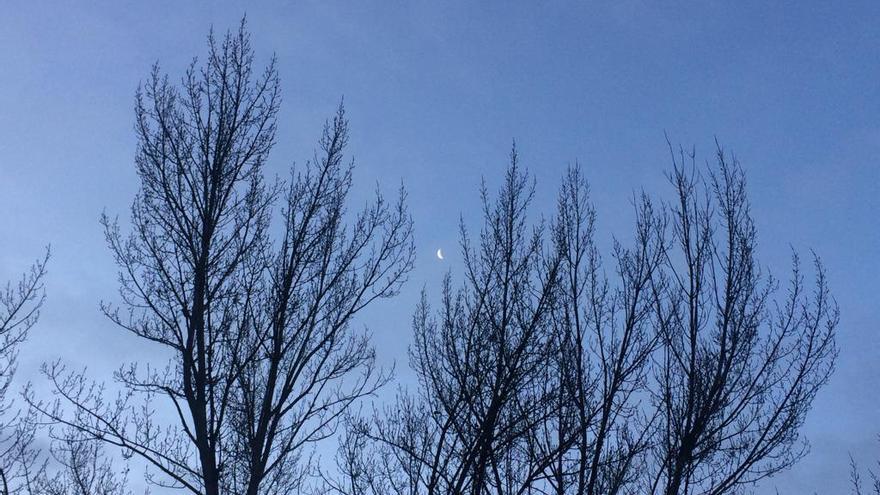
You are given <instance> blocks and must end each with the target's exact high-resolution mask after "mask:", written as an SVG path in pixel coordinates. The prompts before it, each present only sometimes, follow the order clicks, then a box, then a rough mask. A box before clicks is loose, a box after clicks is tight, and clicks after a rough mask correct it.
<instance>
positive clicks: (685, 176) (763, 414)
mask: <svg viewBox="0 0 880 495" xmlns="http://www.w3.org/2000/svg"><path fill="white" fill-rule="evenodd" d="M689 158H690V160H691V170H690V171H688V170H687V169H686V167H687V165H686V163H685V154H684V153H683V152H680V153H679V154H678V158H676V155H675V154H673V163H674V168H673V171H672V172H671V174H670V175H669V178H670V181H671V183H672V185H673V187H674V189H675V192H676V195H677V198H676V199H677V201H676V202H675V203H674V204H673V205H671V206H670V209H671V215H672V222H671V223H672V241H673V243H674V245H675V246H676V247H677V249H670V250H669V251H668V252H667V255H666V257H665V261H664V278H663V280H662V283H660V284H656V287H657V297H656V308H657V316H656V321H657V325H658V330H659V332H660V334H661V336H662V341H663V346H662V350H661V352H660V354H659V356H658V357H657V362H656V363H655V368H654V369H655V371H654V380H653V381H654V385H653V390H652V395H653V399H654V404H655V407H656V408H657V411H658V412H659V424H658V428H657V430H656V435H655V438H654V439H653V452H654V459H655V471H654V472H653V473H652V479H650V480H648V488H649V490H650V492H651V493H664V494H666V495H688V494H692V493H693V494H697V493H699V494H722V493H734V492H736V491H737V490H738V489H739V487H741V486H743V485H748V484H752V483H754V482H756V481H758V480H760V479H763V478H766V477H768V476H772V475H773V474H775V473H777V472H779V471H781V470H783V469H786V468H788V467H790V466H791V465H793V464H794V463H795V462H796V461H797V460H798V459H800V458H801V457H802V456H803V455H804V454H805V452H806V445H805V444H799V442H798V440H799V429H800V427H801V425H802V423H803V421H804V418H805V416H806V414H807V412H808V411H809V409H810V406H811V404H812V401H813V398H814V397H815V395H816V393H817V392H818V390H819V389H820V388H821V387H822V386H823V385H824V384H825V383H826V381H827V380H828V377H829V376H830V374H831V372H832V370H833V367H834V361H835V357H836V355H837V350H836V346H835V342H834V330H835V327H836V326H837V322H838V309H837V306H836V304H835V302H834V299H833V298H832V297H831V294H830V292H829V289H828V284H827V280H826V277H825V270H824V268H823V266H822V264H821V262H820V261H819V260H818V258H814V264H815V269H816V280H815V283H814V285H813V288H812V293H808V292H807V291H808V290H809V287H808V286H807V284H806V283H805V281H804V275H803V274H802V272H801V268H800V262H799V260H798V257H797V256H796V255H795V256H794V257H793V263H792V264H793V268H792V278H791V281H790V282H789V284H788V292H787V294H785V297H784V298H783V299H782V300H777V299H776V298H775V295H776V293H777V287H778V284H777V282H776V280H775V279H774V278H772V277H769V276H765V275H764V274H763V273H762V270H761V266H760V264H759V262H758V260H757V258H756V239H757V235H756V230H755V225H754V221H753V220H752V216H751V208H750V206H749V202H748V198H747V195H746V180H745V174H744V172H743V170H742V168H741V167H740V165H739V162H738V161H737V160H736V159H735V158H730V157H729V156H728V155H727V154H725V153H724V151H723V150H722V149H721V148H720V146H719V147H718V151H717V155H716V158H717V167H716V168H715V169H710V172H709V177H708V180H707V181H703V180H702V179H701V178H700V176H699V174H697V173H696V167H695V166H694V165H693V158H694V155H693V153H691V154H690V155H689Z"/></svg>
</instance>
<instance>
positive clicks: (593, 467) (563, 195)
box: [535, 167, 665, 495]
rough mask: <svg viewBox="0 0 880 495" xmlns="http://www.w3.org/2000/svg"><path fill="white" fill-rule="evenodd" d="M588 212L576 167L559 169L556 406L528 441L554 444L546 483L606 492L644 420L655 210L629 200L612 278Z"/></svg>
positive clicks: (644, 201) (621, 482)
mask: <svg viewBox="0 0 880 495" xmlns="http://www.w3.org/2000/svg"><path fill="white" fill-rule="evenodd" d="M595 221H596V212H595V209H594V208H593V206H592V205H591V203H590V201H589V186H588V184H587V182H586V180H585V178H584V176H583V174H582V172H581V170H580V168H578V167H575V168H570V169H569V170H568V172H567V173H566V175H565V177H564V179H563V183H562V188H561V190H560V194H559V200H558V202H557V212H556V221H555V228H554V244H555V249H556V251H557V252H558V253H559V256H560V258H561V263H560V269H559V277H558V281H557V284H558V291H557V293H558V295H557V297H556V306H555V310H554V322H555V331H556V338H555V340H556V342H557V343H558V344H557V345H558V349H557V351H556V352H555V353H554V359H553V360H552V362H551V363H552V365H551V366H548V367H547V369H548V370H551V372H550V374H549V376H548V377H547V382H548V383H555V384H556V385H555V387H556V390H558V394H559V395H558V403H557V405H556V406H555V410H556V412H557V413H556V414H555V415H553V416H551V418H550V419H551V420H550V421H549V422H547V423H546V424H545V425H544V427H543V429H542V432H541V433H542V435H541V438H538V439H536V441H535V444H536V445H538V446H543V450H544V451H546V452H547V453H552V452H553V451H554V450H555V451H556V454H555V456H554V457H553V459H554V460H553V462H552V463H550V464H549V465H548V469H547V473H546V479H547V481H548V483H549V487H548V489H547V491H549V492H551V493H557V494H564V493H576V494H588V495H595V494H608V495H611V494H616V493H621V492H622V491H623V490H624V489H625V488H626V487H627V486H628V485H630V484H632V483H633V482H634V481H635V479H636V478H637V476H636V475H635V473H634V472H633V467H634V465H635V463H636V462H637V461H639V460H641V458H642V455H643V454H644V453H645V451H646V450H647V448H648V447H649V443H648V441H649V436H648V433H649V431H650V427H651V422H650V420H649V419H648V418H646V417H645V413H644V412H643V411H641V410H640V409H639V405H640V404H639V400H638V399H639V396H640V395H643V394H644V393H645V377H646V375H647V373H648V369H649V365H650V362H651V361H650V358H651V355H652V353H653V352H654V350H655V349H656V347H657V333H656V332H655V331H654V329H653V319H652V316H653V308H654V292H653V291H652V289H653V283H654V281H655V279H656V274H657V272H658V271H659V269H660V266H661V263H662V260H663V255H664V253H665V239H664V230H665V219H664V218H663V217H662V216H660V215H657V214H656V213H655V211H654V207H653V205H652V203H651V201H650V200H649V199H648V197H647V196H646V195H644V194H642V195H641V196H640V197H639V198H638V201H637V202H636V230H635V235H634V239H635V245H634V247H632V248H626V247H624V246H623V245H622V244H621V243H619V242H615V243H614V248H613V252H612V259H613V260H614V262H615V263H614V271H613V275H614V278H613V279H609V277H608V275H606V273H605V271H604V268H603V266H602V259H601V255H600V253H599V250H598V248H597V247H596V244H595V240H594V236H595Z"/></svg>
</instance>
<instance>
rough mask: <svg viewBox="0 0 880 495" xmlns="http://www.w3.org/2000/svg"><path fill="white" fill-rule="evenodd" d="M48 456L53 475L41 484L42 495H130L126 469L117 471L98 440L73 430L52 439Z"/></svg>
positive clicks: (71, 428) (69, 428)
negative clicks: (52, 461)
mask: <svg viewBox="0 0 880 495" xmlns="http://www.w3.org/2000/svg"><path fill="white" fill-rule="evenodd" d="M51 436H52V437H53V441H52V445H51V446H50V452H51V455H52V458H53V459H54V461H55V462H56V463H57V469H56V470H55V473H54V475H52V476H50V477H46V479H45V480H43V485H42V486H41V488H40V490H39V491H38V493H41V494H44V495H130V494H131V491H129V490H128V489H127V488H126V485H127V481H128V469H127V468H126V469H123V470H119V471H117V470H116V469H114V463H113V460H112V459H111V458H110V457H108V456H107V455H106V454H105V453H104V450H103V445H102V443H101V442H100V441H99V440H95V439H93V438H89V437H88V435H87V434H85V433H83V432H82V431H81V430H79V429H77V428H73V427H65V428H64V429H63V431H62V432H61V434H59V435H57V436H56V435H54V434H51Z"/></svg>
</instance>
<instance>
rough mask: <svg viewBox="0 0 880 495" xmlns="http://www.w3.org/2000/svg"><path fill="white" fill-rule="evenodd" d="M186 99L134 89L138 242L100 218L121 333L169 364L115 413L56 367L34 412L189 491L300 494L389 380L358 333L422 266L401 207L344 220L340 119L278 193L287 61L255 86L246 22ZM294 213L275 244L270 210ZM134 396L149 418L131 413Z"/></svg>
mask: <svg viewBox="0 0 880 495" xmlns="http://www.w3.org/2000/svg"><path fill="white" fill-rule="evenodd" d="M208 48H209V50H208V57H207V59H206V61H205V63H204V64H201V65H199V64H197V62H193V64H192V65H191V67H190V69H189V70H188V71H187V73H186V75H185V76H184V78H183V80H182V83H181V86H180V87H177V86H174V85H172V84H171V83H170V82H169V80H168V78H167V77H166V76H162V75H160V72H159V69H158V68H157V67H154V69H153V72H152V74H151V77H150V79H149V80H148V82H147V83H146V84H145V85H144V87H143V88H142V89H141V90H139V91H138V94H137V106H136V117H137V118H136V122H137V125H136V131H137V136H138V149H137V155H136V158H135V163H136V169H137V172H138V176H139V178H140V183H141V188H140V192H139V193H138V195H137V197H136V198H135V200H134V203H133V205H132V210H131V222H132V228H133V231H132V233H131V234H130V235H129V236H124V235H123V234H122V233H121V228H120V227H119V226H118V224H117V222H116V221H113V220H111V219H109V218H106V217H105V218H104V226H105V230H106V236H107V241H108V244H109V246H110V248H111V251H112V252H113V254H114V256H115V259H116V262H117V264H118V265H119V267H120V276H119V280H120V294H121V298H122V303H123V304H122V306H121V307H116V306H114V305H110V304H105V305H103V309H104V312H105V313H106V315H107V316H108V317H109V318H110V319H111V320H112V321H113V322H114V323H115V324H116V325H118V326H119V327H120V328H122V329H124V330H126V331H128V332H130V333H132V334H133V335H135V336H136V337H139V338H140V339H142V341H143V342H145V343H151V344H154V345H155V346H157V347H158V348H159V349H161V350H162V351H161V352H163V353H164V355H165V356H168V362H167V365H166V366H158V367H157V366H155V365H153V364H146V365H145V364H144V363H132V364H131V365H129V366H125V367H123V368H121V369H120V370H119V371H118V372H117V373H116V375H115V378H116V381H117V382H118V384H119V385H121V387H122V389H123V392H122V393H121V394H120V395H119V396H118V397H116V398H112V399H107V398H106V397H105V396H106V394H105V391H104V389H103V387H102V386H101V385H99V384H96V383H93V382H90V381H88V380H87V379H86V377H85V376H84V374H83V373H82V372H68V371H67V370H65V368H64V366H63V365H61V364H59V363H56V364H55V365H52V366H47V367H46V370H45V372H46V374H47V376H48V377H49V379H50V380H51V381H52V383H53V384H54V386H55V390H56V393H57V394H58V397H59V400H58V401H56V402H54V403H40V402H36V401H35V406H36V407H37V408H38V409H39V410H40V411H41V412H42V413H43V414H46V415H47V416H48V417H49V418H51V420H53V421H55V422H58V423H61V424H63V425H66V426H68V427H72V428H74V429H76V430H78V431H79V432H80V433H81V434H83V435H84V436H85V437H86V438H91V439H97V440H101V441H103V442H105V443H109V444H111V445H115V446H118V447H120V448H122V449H123V451H124V452H126V453H127V454H130V455H135V456H138V457H139V458H140V459H142V460H144V461H146V463H147V464H148V465H149V466H150V467H151V471H150V474H149V476H148V479H149V481H150V482H152V483H154V484H156V485H158V486H160V487H173V488H183V489H186V490H188V491H189V492H191V493H197V494H205V495H217V494H220V493H242V494H254V495H255V494H259V493H279V492H281V493H289V492H292V491H296V490H297V486H298V485H299V484H300V482H301V481H302V476H303V475H304V474H305V473H306V472H307V471H308V459H307V458H305V456H304V454H305V453H307V447H308V445H310V444H312V443H313V442H317V441H320V440H321V439H323V438H326V437H328V436H330V435H332V434H333V433H334V431H335V428H336V425H337V422H338V421H337V420H338V418H339V417H340V416H341V414H343V412H344V411H345V410H346V409H347V408H348V407H349V406H350V405H351V404H352V402H353V401H355V400H356V399H357V398H359V397H361V396H363V395H366V394H370V393H372V392H373V391H374V390H375V388H376V387H378V386H380V385H381V384H382V383H384V382H385V381H386V375H385V374H383V373H381V372H380V371H379V370H377V369H376V366H375V363H374V352H373V349H372V347H371V345H370V343H369V340H368V339H367V337H366V336H363V335H359V334H357V333H355V332H354V331H353V330H351V328H350V323H351V319H352V317H353V316H354V315H355V314H356V313H358V312H359V311H360V310H361V309H363V308H364V307H365V306H367V305H368V304H370V303H372V302H373V301H375V300H377V299H379V298H387V297H390V296H393V295H394V294H396V293H397V291H398V290H399V288H400V286H401V284H402V283H403V281H404V280H405V277H406V273H407V272H408V270H409V269H410V267H411V266H412V260H413V247H412V241H411V235H412V225H411V221H410V219H409V216H408V214H407V212H406V209H405V206H404V199H405V195H404V193H403V191H402V190H401V192H400V197H399V198H398V199H397V200H396V201H392V202H388V201H387V200H386V199H385V198H383V197H382V196H381V195H380V194H378V193H377V195H376V197H375V199H374V200H373V201H372V202H371V203H370V204H368V205H367V206H366V207H365V209H364V210H363V211H362V212H360V213H356V214H351V213H349V212H348V211H347V210H346V197H347V194H348V192H349V190H350V188H351V180H352V175H351V170H352V168H351V167H352V164H351V163H350V162H345V159H344V157H343V150H344V148H345V146H346V143H347V141H348V123H347V121H346V119H345V116H344V111H343V109H342V107H341V106H340V108H339V111H338V113H337V114H336V116H335V117H334V118H333V119H332V120H331V121H330V122H328V123H327V124H326V126H325V129H324V133H323V136H322V138H321V140H320V143H319V147H320V151H319V152H318V153H316V156H315V159H314V160H313V161H310V162H309V163H308V164H307V165H306V166H305V167H304V169H303V170H299V171H297V170H294V171H292V172H291V179H290V182H289V183H288V184H287V185H284V184H281V183H274V184H268V185H267V184H266V182H265V181H264V179H263V172H262V168H263V165H264V163H265V162H266V159H267V156H268V154H269V152H270V150H271V148H272V145H273V143H274V142H275V130H276V124H275V117H276V113H277V110H278V105H279V101H280V92H279V91H280V90H279V85H278V77H277V73H276V70H275V62H274V60H272V61H271V62H270V63H269V65H268V67H267V68H266V69H265V70H264V71H263V72H262V73H259V74H257V73H256V72H255V71H254V68H253V65H254V55H253V51H252V49H251V45H250V37H249V35H248V33H247V31H246V29H245V25H244V22H242V25H241V26H240V28H239V30H238V31H237V32H236V33H230V34H227V35H226V36H225V37H224V38H223V39H222V40H221V41H218V40H216V39H215V38H214V36H213V35H211V36H209V39H208ZM279 202H280V203H281V210H282V216H283V220H282V222H281V234H280V236H278V239H276V238H275V237H273V236H272V235H271V233H270V226H271V220H272V219H271V212H272V209H273V208H274V207H275V206H276V205H277V204H278V203H279ZM137 398H140V399H142V400H143V402H137V403H136V402H135V400H136V399H137Z"/></svg>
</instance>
